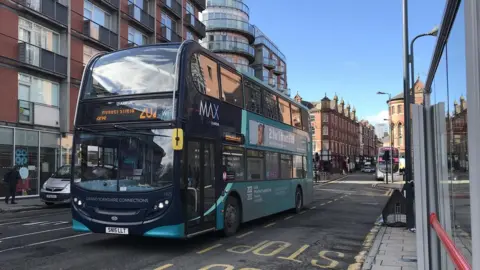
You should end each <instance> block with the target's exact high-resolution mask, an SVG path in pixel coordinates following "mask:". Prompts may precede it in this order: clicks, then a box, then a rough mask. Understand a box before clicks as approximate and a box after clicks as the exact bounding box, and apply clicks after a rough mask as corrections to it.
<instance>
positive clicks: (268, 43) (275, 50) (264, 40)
mask: <svg viewBox="0 0 480 270" xmlns="http://www.w3.org/2000/svg"><path fill="white" fill-rule="evenodd" d="M254 34H255V32H254ZM254 44H255V45H260V44H263V45H265V46H266V47H267V48H269V49H270V50H271V51H272V52H273V53H274V54H276V55H277V56H278V57H280V59H282V60H283V61H284V62H286V61H287V58H286V57H285V55H284V54H283V53H282V52H281V51H280V50H279V49H278V47H277V45H275V44H274V43H273V42H271V41H270V40H269V39H268V38H266V37H265V36H257V37H255V43H254Z"/></svg>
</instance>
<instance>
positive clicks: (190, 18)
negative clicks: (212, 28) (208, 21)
mask: <svg viewBox="0 0 480 270" xmlns="http://www.w3.org/2000/svg"><path fill="white" fill-rule="evenodd" d="M184 20H185V24H186V26H187V27H189V28H190V29H192V30H193V31H194V32H195V33H197V36H198V38H199V39H202V38H204V37H205V25H204V24H203V23H202V22H201V21H199V20H198V19H197V18H195V16H194V15H193V14H187V16H185V19H184Z"/></svg>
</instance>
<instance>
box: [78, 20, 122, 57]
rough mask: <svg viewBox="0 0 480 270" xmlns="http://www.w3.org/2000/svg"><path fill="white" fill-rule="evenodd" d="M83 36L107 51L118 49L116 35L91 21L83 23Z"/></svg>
mask: <svg viewBox="0 0 480 270" xmlns="http://www.w3.org/2000/svg"><path fill="white" fill-rule="evenodd" d="M83 34H84V35H85V36H87V37H89V38H90V39H91V40H92V41H94V42H97V43H99V44H101V45H103V46H104V47H106V48H108V49H113V50H116V49H118V35H117V34H115V33H114V32H112V31H110V30H109V29H107V28H106V27H103V26H101V25H99V24H97V23H95V22H93V21H91V20H85V21H84V22H83Z"/></svg>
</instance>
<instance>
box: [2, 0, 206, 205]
mask: <svg viewBox="0 0 480 270" xmlns="http://www.w3.org/2000/svg"><path fill="white" fill-rule="evenodd" d="M179 1H180V0H179ZM205 8H206V0H181V2H177V0H0V44H1V46H0V81H1V82H2V83H1V86H0V96H1V98H0V175H1V176H3V174H4V173H5V171H6V170H7V169H8V168H9V167H11V166H12V165H13V164H14V163H15V164H18V165H21V166H24V167H27V168H28V177H27V179H24V180H23V181H22V184H20V185H19V187H18V188H17V192H18V193H19V194H18V195H38V193H39V189H40V186H41V185H42V184H43V182H44V181H45V180H46V179H47V178H48V177H49V176H50V175H51V174H52V173H53V172H54V171H55V170H56V168H58V167H59V166H61V165H63V164H67V163H68V162H69V159H70V157H69V155H70V151H69V150H70V149H71V145H72V136H71V130H72V127H73V118H74V115H75V109H76V108H75V107H76V103H77V96H78V92H79V87H80V80H81V77H82V73H83V69H84V66H85V64H86V63H87V62H88V60H89V59H90V58H91V57H92V56H94V55H95V54H96V53H98V52H102V51H113V50H117V49H122V48H126V47H130V46H136V45H143V44H151V43H159V42H167V41H172V42H178V41H182V40H185V39H195V40H199V39H202V38H204V37H205V25H204V24H203V23H201V22H200V21H199V20H198V16H199V13H200V12H202V11H203V10H204V9H205ZM3 189H4V187H3V186H1V185H0V197H2V196H4V194H5V193H4V192H5V191H4V190H3Z"/></svg>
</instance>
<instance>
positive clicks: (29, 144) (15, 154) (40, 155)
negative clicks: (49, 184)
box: [0, 126, 72, 198]
mask: <svg viewBox="0 0 480 270" xmlns="http://www.w3.org/2000/svg"><path fill="white" fill-rule="evenodd" d="M71 145H72V136H66V137H65V138H62V136H61V135H60V133H58V132H57V133H56V132H49V131H43V130H33V129H23V128H14V127H7V126H0V176H1V177H2V179H3V175H5V173H7V172H8V171H9V170H10V169H11V168H12V167H13V165H18V166H19V167H20V176H21V178H22V179H21V180H20V181H19V182H18V185H17V188H16V192H17V193H16V195H17V196H18V197H28V196H38V195H39V193H40V187H41V185H43V183H44V182H45V181H46V180H47V179H48V178H49V177H50V176H51V175H52V174H53V173H54V172H55V171H56V170H57V168H58V167H60V166H62V165H64V164H69V163H70V157H71ZM6 192H7V190H6V186H5V185H4V184H2V185H0V198H4V197H5V195H6Z"/></svg>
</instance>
